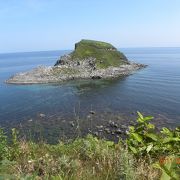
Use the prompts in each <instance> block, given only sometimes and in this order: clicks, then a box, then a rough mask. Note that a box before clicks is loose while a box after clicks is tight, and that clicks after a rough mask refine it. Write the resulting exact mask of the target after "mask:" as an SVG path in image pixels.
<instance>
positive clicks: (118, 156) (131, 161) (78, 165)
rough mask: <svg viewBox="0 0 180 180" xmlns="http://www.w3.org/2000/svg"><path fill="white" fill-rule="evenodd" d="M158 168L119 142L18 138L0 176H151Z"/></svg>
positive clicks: (139, 177) (127, 177) (28, 177)
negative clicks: (36, 141) (26, 139)
mask: <svg viewBox="0 0 180 180" xmlns="http://www.w3.org/2000/svg"><path fill="white" fill-rule="evenodd" d="M158 176H159V170H156V169H153V168H152V167H150V166H149V165H148V164H147V163H146V162H145V161H144V160H143V159H142V160H139V161H137V160H136V159H135V158H134V157H133V155H132V154H130V153H129V152H128V150H127V148H125V147H124V146H123V145H122V144H121V143H120V142H119V143H118V144H114V143H113V142H111V141H107V140H102V139H97V138H96V137H93V136H91V135H88V136H87V137H86V138H78V139H76V140H75V141H72V142H69V143H63V142H60V143H58V144H56V145H49V144H45V143H33V142H27V141H23V140H22V141H17V142H16V147H15V146H14V145H12V146H9V147H8V153H7V156H6V157H4V158H3V159H2V160H1V165H0V179H73V180H76V179H77V180H80V179H83V180H84V179H102V180H104V179H131V180H132V179H147V178H148V179H154V178H155V177H158Z"/></svg>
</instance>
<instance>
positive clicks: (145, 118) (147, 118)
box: [143, 116, 154, 121]
mask: <svg viewBox="0 0 180 180" xmlns="http://www.w3.org/2000/svg"><path fill="white" fill-rule="evenodd" d="M153 118H154V117H153V116H147V117H144V118H143V120H144V121H150V120H152V119H153Z"/></svg>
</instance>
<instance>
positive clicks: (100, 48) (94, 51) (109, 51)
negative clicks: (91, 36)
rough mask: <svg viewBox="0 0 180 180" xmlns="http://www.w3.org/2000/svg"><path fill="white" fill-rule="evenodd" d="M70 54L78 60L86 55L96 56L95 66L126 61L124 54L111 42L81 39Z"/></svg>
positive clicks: (114, 64)
mask: <svg viewBox="0 0 180 180" xmlns="http://www.w3.org/2000/svg"><path fill="white" fill-rule="evenodd" d="M71 55H72V59H80V60H83V59H85V58H88V57H93V58H96V66H97V67H99V68H107V67H109V66H119V65H121V64H127V63H128V61H127V58H126V57H125V55H124V54H123V53H121V52H119V51H117V49H116V48H115V47H114V46H112V45H111V44H109V43H105V42H100V41H93V40H81V41H80V42H79V43H77V44H76V45H75V51H73V52H72V54H71Z"/></svg>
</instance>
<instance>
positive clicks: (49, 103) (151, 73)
mask: <svg viewBox="0 0 180 180" xmlns="http://www.w3.org/2000/svg"><path fill="white" fill-rule="evenodd" d="M120 50H121V51H122V52H123V53H124V54H125V55H126V56H127V57H128V59H129V60H131V61H135V62H138V63H142V64H146V65H148V67H147V68H145V69H142V70H139V71H137V72H135V73H134V74H132V75H130V76H127V77H121V78H118V79H114V80H82V81H69V82H64V83H60V84H44V85H9V84H6V83H4V81H5V80H6V79H8V78H9V77H10V76H12V75H13V74H15V73H18V72H23V71H27V70H31V69H32V68H34V67H37V66H39V65H47V66H50V65H54V64H55V62H56V60H57V59H58V58H59V57H60V56H61V55H64V54H66V53H69V52H70V51H46V52H25V53H8V54H0V126H1V127H2V128H5V129H6V130H7V131H10V129H11V128H13V127H15V128H17V129H18V128H19V129H21V131H23V132H24V133H26V134H27V132H28V133H29V134H31V133H30V130H33V131H34V132H35V133H34V134H35V135H34V134H33V136H34V137H35V138H37V137H39V135H42V134H46V135H47V136H48V137H49V138H50V139H51V140H52V139H53V138H54V137H56V138H61V137H62V136H73V134H74V132H76V129H75V130H73V129H72V128H73V125H72V121H73V120H74V119H75V120H77V117H78V119H80V120H79V121H80V122H81V132H82V134H86V132H88V131H87V129H89V128H90V126H93V127H94V124H98V123H101V124H102V123H105V122H106V121H109V120H110V119H113V117H115V116H116V121H118V119H117V117H118V116H121V117H122V118H120V119H123V118H124V119H126V121H128V120H129V119H131V118H132V119H135V118H136V111H140V112H142V113H143V114H145V115H153V116H154V117H155V120H154V121H155V122H157V124H158V121H159V122H161V124H163V125H167V126H169V127H175V126H178V125H180V48H122V49H120ZM90 111H94V112H95V114H96V118H95V119H96V120H92V118H90V117H89V115H90ZM40 114H43V115H44V116H45V117H44V118H43V117H41V115H40ZM89 118H90V120H89ZM101 118H102V119H103V121H102V120H101ZM119 121H120V120H119ZM122 122H124V121H122ZM69 123H71V126H69ZM31 135H32V134H31ZM42 136H43V135H42ZM47 136H46V137H47Z"/></svg>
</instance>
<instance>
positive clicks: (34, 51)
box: [0, 46, 180, 54]
mask: <svg viewBox="0 0 180 180" xmlns="http://www.w3.org/2000/svg"><path fill="white" fill-rule="evenodd" d="M140 48H142V49H143V48H144V49H148V48H180V46H170V47H169V46H137V47H119V48H117V49H140ZM73 50H74V49H54V50H53V49H52V50H31V51H8V52H0V54H16V53H36V52H53V51H73Z"/></svg>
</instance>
